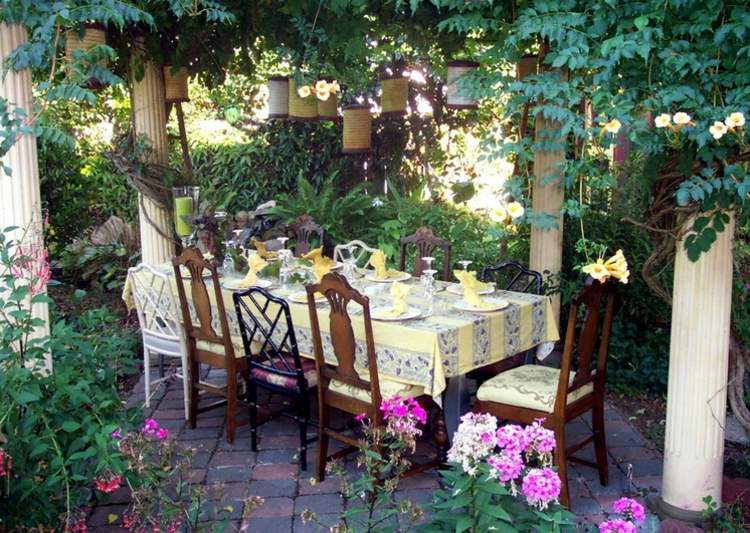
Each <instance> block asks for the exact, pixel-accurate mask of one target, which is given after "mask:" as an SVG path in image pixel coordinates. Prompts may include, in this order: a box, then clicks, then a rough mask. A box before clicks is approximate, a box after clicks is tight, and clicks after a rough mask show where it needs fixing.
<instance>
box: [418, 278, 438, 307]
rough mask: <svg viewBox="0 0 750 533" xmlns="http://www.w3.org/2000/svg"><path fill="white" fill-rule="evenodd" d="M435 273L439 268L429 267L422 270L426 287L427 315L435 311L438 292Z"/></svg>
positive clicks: (424, 286)
mask: <svg viewBox="0 0 750 533" xmlns="http://www.w3.org/2000/svg"><path fill="white" fill-rule="evenodd" d="M435 273H437V270H434V269H431V268H428V269H427V270H423V271H422V277H421V278H420V279H421V281H422V288H423V289H424V300H425V313H424V314H425V316H429V315H431V314H432V313H433V311H434V304H435V293H436V292H437V284H436V283H435Z"/></svg>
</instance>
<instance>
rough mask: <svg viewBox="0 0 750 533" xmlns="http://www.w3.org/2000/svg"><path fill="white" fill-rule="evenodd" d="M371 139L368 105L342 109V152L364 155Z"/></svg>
mask: <svg viewBox="0 0 750 533" xmlns="http://www.w3.org/2000/svg"><path fill="white" fill-rule="evenodd" d="M371 139H372V115H370V106H369V105H368V104H354V105H348V106H346V107H344V139H343V145H344V147H343V149H342V152H344V153H345V154H366V153H368V152H369V151H370V142H371Z"/></svg>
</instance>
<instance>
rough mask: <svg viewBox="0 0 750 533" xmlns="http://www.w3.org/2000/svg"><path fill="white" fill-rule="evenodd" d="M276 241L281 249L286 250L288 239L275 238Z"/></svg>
mask: <svg viewBox="0 0 750 533" xmlns="http://www.w3.org/2000/svg"><path fill="white" fill-rule="evenodd" d="M276 240H277V241H279V242H280V243H281V248H282V249H286V241H288V240H289V237H276Z"/></svg>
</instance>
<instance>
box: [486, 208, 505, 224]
mask: <svg viewBox="0 0 750 533" xmlns="http://www.w3.org/2000/svg"><path fill="white" fill-rule="evenodd" d="M490 218H491V219H492V220H494V221H495V222H505V219H507V218H508V211H507V210H506V209H505V208H504V207H503V206H500V207H498V208H496V209H493V210H492V211H491V212H490Z"/></svg>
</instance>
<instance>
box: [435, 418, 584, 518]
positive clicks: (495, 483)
mask: <svg viewBox="0 0 750 533" xmlns="http://www.w3.org/2000/svg"><path fill="white" fill-rule="evenodd" d="M554 449H555V437H554V433H553V432H552V431H550V430H548V429H546V428H544V427H542V425H541V421H539V420H537V421H536V422H534V423H533V424H531V425H529V426H527V427H526V428H523V427H521V426H517V425H506V426H502V427H500V428H498V427H497V419H496V418H495V417H494V416H492V415H489V414H482V413H468V414H466V415H464V416H463V417H462V418H461V424H460V425H459V427H458V431H457V432H456V434H455V435H454V437H453V446H452V447H451V449H450V451H449V452H448V460H449V461H450V462H451V463H452V465H451V467H450V469H449V470H446V471H444V472H442V473H441V475H442V476H443V478H444V482H445V485H447V488H446V490H444V491H439V492H438V493H437V494H436V495H435V498H434V500H433V503H432V511H433V513H434V519H433V522H432V524H431V525H430V527H429V530H430V531H470V532H480V531H489V530H490V529H491V527H494V528H497V529H508V530H511V529H512V530H513V531H557V530H560V528H562V527H564V526H571V525H573V522H572V519H573V515H572V514H570V513H569V512H567V511H566V510H565V509H563V508H562V507H560V506H559V504H558V501H557V499H558V497H559V495H560V488H561V481H560V477H559V476H558V475H557V472H556V471H555V470H554V469H553V468H551V465H552V452H553V451H554Z"/></svg>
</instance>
